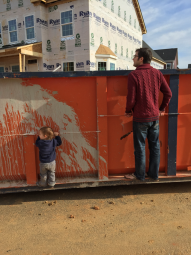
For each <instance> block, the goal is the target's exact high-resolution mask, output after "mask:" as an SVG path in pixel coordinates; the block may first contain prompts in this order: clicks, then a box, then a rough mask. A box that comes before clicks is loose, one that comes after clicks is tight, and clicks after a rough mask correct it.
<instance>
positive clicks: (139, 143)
mask: <svg viewBox="0 0 191 255" xmlns="http://www.w3.org/2000/svg"><path fill="white" fill-rule="evenodd" d="M146 138H147V139H148V144H149V150H150V157H149V171H148V176H149V177H151V178H152V179H155V180H157V179H158V172H159V164H160V143H159V121H158V120H157V121H152V122H135V121H134V122H133V139H134V149H135V176H136V177H137V178H138V179H139V180H142V181H143V180H144V179H145V140H146Z"/></svg>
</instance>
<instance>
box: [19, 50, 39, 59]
mask: <svg viewBox="0 0 191 255" xmlns="http://www.w3.org/2000/svg"><path fill="white" fill-rule="evenodd" d="M21 54H24V55H28V56H34V57H38V58H42V56H43V54H42V53H38V52H34V51H29V50H22V49H21Z"/></svg>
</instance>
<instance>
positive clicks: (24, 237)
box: [0, 183, 191, 255]
mask: <svg viewBox="0 0 191 255" xmlns="http://www.w3.org/2000/svg"><path fill="white" fill-rule="evenodd" d="M4 254H8V255H50V254H51V255H60V254H61V255H62V254H67V255H73V254H75V255H78V254H79V255H86V254H87V255H91V254H93V255H97V254H99V255H107V254H110V255H120V254H125V255H126V254H127V255H134V254H137V255H139V254H140V255H141V254H146V255H147V254H148V255H150V254H152V255H153V254H154V255H155V254H165V255H166V254H168V255H178V254H182V255H186V254H191V183H171V184H160V183H156V184H149V185H146V184H143V185H133V186H117V187H104V188H85V189H71V190H50V191H42V192H31V193H19V194H4V195H0V255H4Z"/></svg>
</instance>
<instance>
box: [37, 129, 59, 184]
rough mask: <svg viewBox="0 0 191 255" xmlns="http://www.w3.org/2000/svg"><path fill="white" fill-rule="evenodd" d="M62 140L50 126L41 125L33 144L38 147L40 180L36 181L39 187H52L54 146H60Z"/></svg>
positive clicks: (54, 164)
mask: <svg viewBox="0 0 191 255" xmlns="http://www.w3.org/2000/svg"><path fill="white" fill-rule="evenodd" d="M61 144H62V140H61V138H60V136H59V134H58V132H53V130H52V128H50V127H42V128H41V129H40V131H39V136H38V138H37V140H36V143H35V145H36V146H37V147H38V148H39V159H40V181H39V182H37V185H38V186H39V187H45V186H47V184H48V186H49V187H52V188H53V187H54V185H55V183H56V182H55V169H56V161H55V159H56V151H55V148H56V146H60V145H61Z"/></svg>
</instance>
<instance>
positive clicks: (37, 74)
mask: <svg viewBox="0 0 191 255" xmlns="http://www.w3.org/2000/svg"><path fill="white" fill-rule="evenodd" d="M132 71H133V70H115V71H75V72H20V73H0V79H1V78H4V79H7V78H22V79H23V78H62V77H70V78H75V77H97V76H107V77H110V76H127V75H128V74H130V73H131V72H132ZM160 71H161V72H162V74H163V75H180V74H191V69H182V70H181V69H165V70H164V69H161V70H160Z"/></svg>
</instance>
